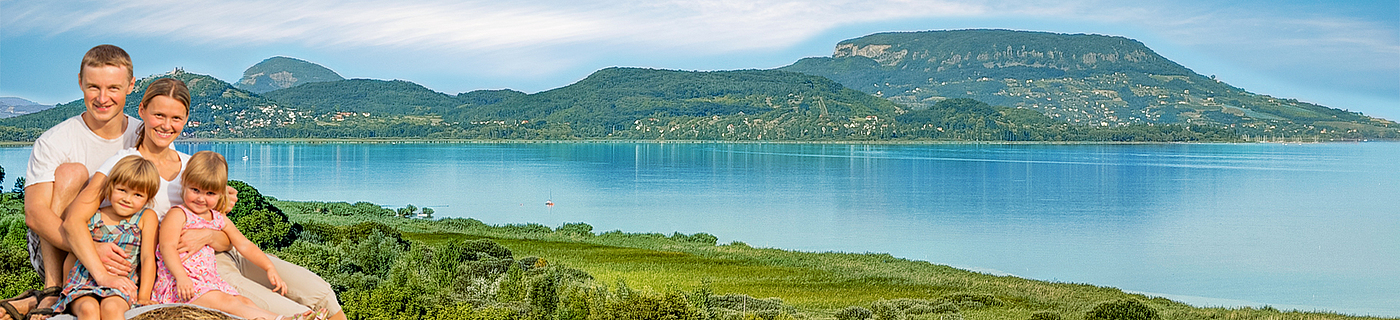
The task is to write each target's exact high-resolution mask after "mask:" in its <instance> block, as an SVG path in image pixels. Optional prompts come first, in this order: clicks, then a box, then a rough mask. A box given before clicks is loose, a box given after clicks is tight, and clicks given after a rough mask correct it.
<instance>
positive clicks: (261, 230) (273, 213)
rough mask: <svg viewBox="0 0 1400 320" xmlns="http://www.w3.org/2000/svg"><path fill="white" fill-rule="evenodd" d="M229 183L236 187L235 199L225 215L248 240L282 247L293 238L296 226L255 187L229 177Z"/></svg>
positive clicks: (258, 243) (272, 246)
mask: <svg viewBox="0 0 1400 320" xmlns="http://www.w3.org/2000/svg"><path fill="white" fill-rule="evenodd" d="M228 185H229V186H230V187H233V188H234V189H236V190H238V202H235V203H234V205H233V209H232V210H229V212H228V218H229V220H230V221H233V224H234V225H235V226H238V230H239V231H242V232H243V235H244V236H246V237H248V240H250V241H252V242H253V243H255V244H257V245H258V247H261V248H263V249H270V248H280V247H285V246H287V245H290V244H292V241H295V240H296V232H295V231H296V230H295V229H297V227H295V226H294V225H293V224H292V223H291V222H290V221H289V220H287V214H285V213H283V212H282V209H279V208H277V206H274V205H272V203H271V202H269V201H268V200H267V198H266V197H263V195H262V193H259V192H258V189H254V188H253V186H250V185H248V184H247V183H244V182H243V181H238V180H229V182H228Z"/></svg>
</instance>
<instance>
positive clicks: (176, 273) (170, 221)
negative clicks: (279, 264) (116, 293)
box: [152, 151, 327, 320]
mask: <svg viewBox="0 0 1400 320" xmlns="http://www.w3.org/2000/svg"><path fill="white" fill-rule="evenodd" d="M181 178H182V179H183V180H182V182H183V186H184V188H185V189H184V194H183V198H184V200H185V204H184V205H181V206H175V207H174V208H171V209H170V212H168V213H166V214H165V219H164V220H162V221H161V222H160V245H159V249H160V250H159V251H160V254H159V255H158V259H157V261H156V267H157V269H158V270H157V278H156V282H155V290H154V295H153V296H152V299H153V300H155V301H156V302H160V303H192V304H195V305H199V306H204V307H208V308H212V309H216V310H219V311H223V312H228V313H230V314H233V315H236V316H240V317H244V318H249V319H258V318H261V319H279V320H280V319H283V318H284V317H285V318H291V319H325V318H326V316H327V315H326V314H325V313H326V312H325V310H324V309H322V310H320V311H318V312H315V313H312V312H307V313H303V314H298V315H292V316H283V315H277V314H273V313H271V312H268V311H267V310H263V309H261V308H258V307H257V306H254V305H253V301H252V300H248V298H246V297H243V296H240V295H238V291H237V290H235V289H234V288H233V286H231V285H229V284H228V282H225V281H224V280H223V279H222V278H219V273H218V271H216V270H215V265H216V262H215V261H214V249H213V248H210V247H209V246H204V247H203V248H200V249H199V250H198V251H194V252H189V253H178V251H177V249H176V244H178V243H179V242H180V232H181V230H184V229H197V228H206V229H216V230H223V231H224V233H226V234H228V239H229V243H230V244H232V245H233V247H234V248H235V249H237V250H238V252H239V253H241V254H242V255H243V257H244V258H246V259H248V261H250V262H252V263H253V264H255V265H257V266H258V267H261V268H263V270H266V271H267V278H268V280H269V282H271V283H272V284H273V286H274V287H275V288H273V289H272V290H273V291H276V292H281V293H283V294H285V293H286V287H285V283H283V282H282V278H281V277H280V276H279V275H278V274H277V270H276V269H273V267H272V261H271V260H268V258H267V255H266V254H263V252H262V250H261V249H258V246H257V245H256V244H253V242H252V241H248V238H247V237H244V236H243V233H242V232H239V231H238V227H235V226H234V225H233V223H232V222H230V221H229V220H228V217H226V216H224V214H223V213H220V212H218V211H214V209H213V208H218V207H222V206H224V205H225V203H227V202H228V199H227V198H226V194H227V193H226V192H225V189H226V187H225V186H227V185H228V162H227V161H225V160H224V156H222V155H219V154H218V153H215V152H213V151H200V152H197V153H195V154H194V155H193V156H190V160H189V164H187V167H186V168H185V171H184V173H182V174H181ZM170 261H180V264H179V265H182V266H183V267H182V268H180V267H177V268H170V267H167V266H168V265H170V264H168V262H170Z"/></svg>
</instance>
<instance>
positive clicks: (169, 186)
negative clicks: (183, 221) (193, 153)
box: [97, 148, 190, 220]
mask: <svg viewBox="0 0 1400 320" xmlns="http://www.w3.org/2000/svg"><path fill="white" fill-rule="evenodd" d="M175 153H177V154H179V155H180V173H179V174H176V175H175V179H174V180H170V181H166V180H165V178H161V179H160V189H159V190H158V191H156V194H155V195H154V196H151V198H150V199H151V200H149V202H150V203H147V204H146V207H148V208H151V210H154V211H155V212H156V217H157V218H160V219H161V220H164V219H165V213H166V212H168V211H170V208H171V207H174V206H175V205H180V204H185V199H184V195H185V193H184V191H185V186H184V184H185V183H184V182H182V181H181V179H184V177H185V168H188V167H189V166H190V155H188V154H185V153H184V152H180V151H179V150H176V151H175ZM129 155H136V156H138V157H139V156H141V151H136V148H127V149H123V150H121V151H118V152H117V154H116V155H114V156H112V157H111V158H108V159H107V161H106V162H103V163H102V165H101V166H99V167H98V168H97V172H101V173H102V174H103V175H107V176H109V177H110V176H111V172H112V167H113V166H116V165H117V161H121V160H122V158H126V156H129ZM103 201H106V200H105V199H104V200H103ZM104 206H105V204H104Z"/></svg>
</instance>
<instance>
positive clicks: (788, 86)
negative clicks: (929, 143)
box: [451, 68, 899, 140]
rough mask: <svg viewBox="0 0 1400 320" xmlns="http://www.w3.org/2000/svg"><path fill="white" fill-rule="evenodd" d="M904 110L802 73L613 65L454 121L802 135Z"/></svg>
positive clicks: (572, 130)
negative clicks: (562, 85) (568, 83)
mask: <svg viewBox="0 0 1400 320" xmlns="http://www.w3.org/2000/svg"><path fill="white" fill-rule="evenodd" d="M898 109H899V108H898V106H896V105H895V104H893V103H890V102H889V101H886V100H884V99H879V98H876V97H874V96H870V95H868V94H865V93H862V92H859V91H855V90H851V89H847V88H845V87H844V86H841V85H840V84H838V83H836V82H833V81H831V80H828V79H826V78H821V77H815V76H810V75H804V74H800V73H795V72H785V71H776V70H738V71H714V72H693V71H677V70H657V69H640V68H607V69H603V70H599V71H597V72H594V73H593V74H592V75H589V76H588V77H587V78H584V79H583V80H580V81H578V82H577V83H574V84H570V85H568V86H565V87H562V88H558V89H554V90H549V91H544V92H540V93H536V94H531V95H525V96H515V97H510V98H506V99H503V100H502V101H501V102H499V103H494V104H487V105H481V106H476V107H471V108H462V109H461V110H460V112H459V113H456V114H454V115H452V116H451V118H453V119H460V120H461V121H466V122H468V123H469V124H472V125H477V126H482V125H486V126H492V125H493V124H494V125H495V126H496V127H498V128H499V129H503V130H500V132H498V133H500V134H503V135H502V136H499V137H500V138H507V137H513V135H506V134H519V133H521V132H519V130H514V128H515V127H524V128H525V129H527V130H538V132H537V133H532V134H526V135H527V136H529V135H534V134H538V135H540V136H542V137H552V138H561V137H595V138H625V139H636V138H645V139H668V138H669V139H715V140H728V139H749V138H753V139H758V138H759V137H760V136H766V137H769V139H805V138H816V137H817V136H818V135H820V134H821V130H822V129H821V128H822V127H830V128H836V127H842V126H845V125H846V124H848V123H850V121H851V120H850V119H851V118H857V117H859V118H864V117H866V116H871V115H892V114H894V113H895V112H897V110H898ZM830 128H829V129H830ZM483 129H484V130H496V129H497V128H483ZM848 131H849V130H848ZM483 132H484V131H483Z"/></svg>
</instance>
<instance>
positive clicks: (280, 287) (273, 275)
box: [267, 269, 287, 296]
mask: <svg viewBox="0 0 1400 320" xmlns="http://www.w3.org/2000/svg"><path fill="white" fill-rule="evenodd" d="M267 282H271V283H272V292H276V293H278V294H281V295H284V296H285V295H287V283H286V282H282V276H280V275H278V274H277V270H276V269H272V270H267Z"/></svg>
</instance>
